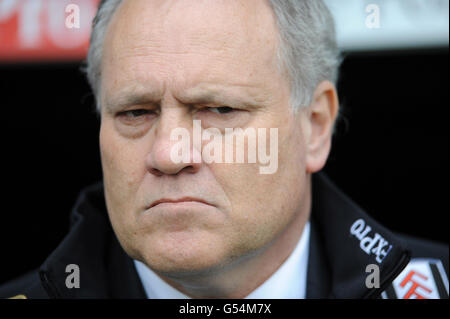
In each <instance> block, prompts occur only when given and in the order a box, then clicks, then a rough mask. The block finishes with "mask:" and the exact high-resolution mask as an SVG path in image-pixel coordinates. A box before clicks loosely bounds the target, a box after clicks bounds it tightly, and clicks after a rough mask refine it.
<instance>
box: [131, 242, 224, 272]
mask: <svg viewBox="0 0 450 319" xmlns="http://www.w3.org/2000/svg"><path fill="white" fill-rule="evenodd" d="M190 235H191V236H188V234H171V235H169V236H163V237H166V238H165V239H164V238H158V240H151V239H148V240H147V241H146V244H145V246H144V247H143V248H142V250H141V251H140V255H141V256H142V259H143V262H144V263H145V264H146V265H147V266H149V267H150V268H151V269H152V270H154V271H155V272H157V273H160V274H162V275H165V276H167V277H174V278H175V277H185V276H193V275H200V274H205V273H208V272H212V271H214V270H217V269H218V268H221V267H222V266H223V265H225V264H226V263H227V254H226V249H224V247H223V246H222V245H219V244H217V243H216V244H215V241H214V240H212V239H211V238H205V237H201V238H196V236H192V234H190ZM186 237H189V238H186Z"/></svg>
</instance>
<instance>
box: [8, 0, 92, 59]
mask: <svg viewBox="0 0 450 319" xmlns="http://www.w3.org/2000/svg"><path fill="white" fill-rule="evenodd" d="M99 2H100V0H0V62H3V63H4V62H24V61H37V62H39V61H61V60H82V59H84V58H85V57H86V53H87V49H88V46H89V37H90V32H91V22H92V19H93V18H94V16H95V13H96V10H97V6H98V3H99Z"/></svg>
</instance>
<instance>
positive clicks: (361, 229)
mask: <svg viewBox="0 0 450 319" xmlns="http://www.w3.org/2000/svg"><path fill="white" fill-rule="evenodd" d="M371 230H372V227H370V226H369V225H366V222H365V221H364V219H362V218H360V219H358V220H357V221H355V222H354V223H353V224H352V226H351V227H350V234H352V235H354V236H355V237H356V238H358V239H359V247H361V249H362V250H363V251H364V252H365V253H366V254H368V255H372V254H374V255H375V260H376V261H377V262H378V263H379V264H381V263H382V262H383V259H384V258H385V257H386V256H387V254H388V253H389V251H390V250H391V248H392V245H389V242H388V241H387V240H385V239H384V238H383V237H382V236H381V235H380V234H378V233H375V235H373V236H369V235H370V234H371V233H370V232H371Z"/></svg>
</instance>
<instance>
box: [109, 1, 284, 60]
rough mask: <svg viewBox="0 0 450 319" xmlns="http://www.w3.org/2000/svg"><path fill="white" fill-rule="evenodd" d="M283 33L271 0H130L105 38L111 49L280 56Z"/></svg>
mask: <svg viewBox="0 0 450 319" xmlns="http://www.w3.org/2000/svg"><path fill="white" fill-rule="evenodd" d="M277 39H278V36H277V31H276V22H275V18H274V16H273V12H272V9H271V7H270V5H269V3H268V2H267V1H266V0H125V1H124V2H123V3H122V5H121V6H120V7H119V8H118V10H117V12H116V13H115V15H114V17H113V19H112V21H111V23H110V25H109V28H108V32H107V35H106V38H105V50H104V51H105V52H106V53H105V54H108V55H113V56H114V57H115V58H127V57H129V56H133V55H138V56H139V55H140V56H145V55H147V54H148V55H153V56H155V55H158V54H160V55H163V54H165V55H172V56H176V55H177V54H200V55H201V54H208V55H213V56H214V55H217V56H220V55H223V56H224V57H228V58H235V59H241V60H243V59H249V60H253V61H254V60H260V61H265V60H269V59H272V60H273V59H274V56H275V50H276V48H277V42H278V40H277Z"/></svg>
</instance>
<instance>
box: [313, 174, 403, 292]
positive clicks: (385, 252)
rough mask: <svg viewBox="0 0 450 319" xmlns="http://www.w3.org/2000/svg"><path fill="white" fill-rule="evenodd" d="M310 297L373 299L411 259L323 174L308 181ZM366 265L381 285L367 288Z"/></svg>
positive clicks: (393, 238) (392, 237) (396, 241)
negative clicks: (310, 199)
mask: <svg viewBox="0 0 450 319" xmlns="http://www.w3.org/2000/svg"><path fill="white" fill-rule="evenodd" d="M312 183H313V185H312V189H313V195H312V211H311V225H313V227H312V229H311V240H310V243H311V244H310V258H309V264H308V284H307V297H308V298H342V299H344V298H377V297H378V296H379V295H380V294H381V292H382V291H383V290H384V289H385V288H386V287H387V286H388V285H389V284H390V282H391V281H392V280H394V279H395V277H396V276H397V275H398V274H399V273H400V272H401V271H402V270H403V268H404V267H406V265H407V264H408V262H409V260H410V252H409V251H408V250H407V249H406V243H405V242H403V241H402V240H401V239H400V238H398V237H397V236H395V235H394V234H393V233H392V232H390V231H388V230H387V229H386V228H385V227H383V226H382V225H380V224H379V223H377V222H376V221H375V220H374V219H372V218H371V217H370V216H368V215H367V214H366V213H365V212H364V211H363V210H362V209H361V208H359V207H358V206H357V205H356V204H355V203H354V202H352V201H351V200H350V199H349V198H348V197H347V196H346V195H345V194H343V193H342V192H341V191H340V190H339V189H338V188H337V187H336V186H335V185H334V184H333V183H332V182H331V181H330V180H329V179H328V178H327V177H326V176H325V175H323V174H315V175H314V176H313V180H312ZM368 265H376V266H377V267H378V269H379V278H380V280H379V284H380V287H379V288H368V287H367V286H366V279H367V277H368V276H369V275H370V274H371V273H373V270H370V272H366V267H367V266H368Z"/></svg>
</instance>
